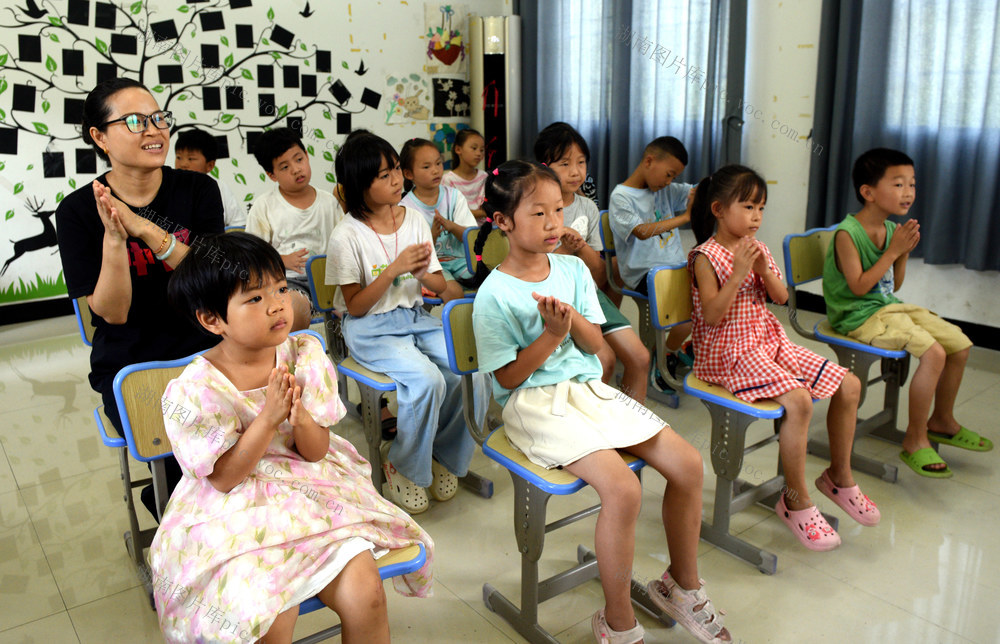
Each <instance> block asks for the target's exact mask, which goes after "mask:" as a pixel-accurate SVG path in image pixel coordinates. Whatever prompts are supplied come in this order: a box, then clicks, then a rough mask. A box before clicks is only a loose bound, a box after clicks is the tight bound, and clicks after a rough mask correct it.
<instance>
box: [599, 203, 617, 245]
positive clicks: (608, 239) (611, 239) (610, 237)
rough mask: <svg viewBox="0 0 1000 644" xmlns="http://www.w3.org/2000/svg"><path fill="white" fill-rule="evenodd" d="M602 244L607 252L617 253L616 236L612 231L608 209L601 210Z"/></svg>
mask: <svg viewBox="0 0 1000 644" xmlns="http://www.w3.org/2000/svg"><path fill="white" fill-rule="evenodd" d="M601 244H602V245H603V246H604V252H605V253H608V254H610V255H614V254H615V236H614V234H613V233H612V232H611V215H609V214H608V211H607V210H602V211H601Z"/></svg>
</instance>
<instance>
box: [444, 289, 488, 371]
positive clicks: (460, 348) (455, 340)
mask: <svg viewBox="0 0 1000 644" xmlns="http://www.w3.org/2000/svg"><path fill="white" fill-rule="evenodd" d="M472 303H473V300H472V299H471V298H462V299H460V300H452V301H451V302H448V303H447V304H446V305H445V307H444V310H443V311H442V312H441V323H442V324H443V325H444V342H445V346H446V348H447V350H448V366H449V367H451V370H452V371H454V372H455V373H457V374H459V375H463V376H464V375H465V374H467V373H475V372H476V371H478V370H479V355H478V353H477V352H476V336H475V334H474V333H473V330H472Z"/></svg>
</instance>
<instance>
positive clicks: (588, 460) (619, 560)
mask: <svg viewBox="0 0 1000 644" xmlns="http://www.w3.org/2000/svg"><path fill="white" fill-rule="evenodd" d="M566 469H567V470H569V472H571V473H572V474H573V475H574V476H578V477H580V478H581V479H583V480H584V481H586V482H587V483H588V484H590V486H591V487H593V488H594V489H595V490H596V491H597V495H598V496H599V497H600V498H601V512H600V514H598V515H597V529H596V531H595V533H594V549H595V550H596V551H597V569H598V570H599V571H600V573H601V587H602V588H603V590H604V602H605V611H604V616H605V619H607V622H608V626H610V627H611V628H613V629H614V630H616V631H624V630H628V629H630V628H632V627H633V626H635V613H634V612H633V611H632V600H631V597H630V585H631V579H632V559H633V555H634V553H635V524H636V521H637V520H638V519H639V508H640V505H641V503H642V484H641V483H640V482H639V478H638V477H637V476H636V475H635V473H634V472H632V470H630V469H629V468H628V466H627V465H625V461H623V460H622V458H621V456H619V455H618V453H617V452H615V451H614V450H601V451H598V452H594V453H592V454H588V455H587V456H584V457H583V458H581V459H580V460H578V461H576V462H574V463H572V464H570V465H567V466H566Z"/></svg>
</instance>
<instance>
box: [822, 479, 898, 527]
mask: <svg viewBox="0 0 1000 644" xmlns="http://www.w3.org/2000/svg"><path fill="white" fill-rule="evenodd" d="M816 489H818V490H819V491H820V492H822V493H823V494H825V495H826V496H827V497H829V499H830V500H831V501H833V502H834V503H836V504H837V505H839V506H840V507H841V509H843V510H844V512H846V513H847V514H849V515H850V516H851V518H853V519H854V520H855V521H857V522H858V523H860V524H861V525H866V526H873V525H878V522H879V520H880V519H881V518H882V513H881V512H879V510H878V507H877V506H876V505H875V504H874V503H872V500H871V499H869V498H868V496H867V495H866V494H864V493H862V492H861V487H860V486H857V485H855V486H853V487H837V486H836V485H834V484H833V479H831V478H830V470H823V474H822V476H820V477H819V478H818V479H816Z"/></svg>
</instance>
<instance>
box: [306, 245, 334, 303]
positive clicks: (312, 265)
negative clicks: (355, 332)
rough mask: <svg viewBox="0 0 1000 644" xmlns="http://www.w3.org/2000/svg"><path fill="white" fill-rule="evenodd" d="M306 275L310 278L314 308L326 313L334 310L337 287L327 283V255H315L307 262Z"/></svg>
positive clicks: (310, 291) (310, 292)
mask: <svg viewBox="0 0 1000 644" xmlns="http://www.w3.org/2000/svg"><path fill="white" fill-rule="evenodd" d="M306 277H308V278H309V297H310V299H311V300H312V305H313V308H314V309H316V310H317V311H323V312H324V313H326V312H328V311H332V310H333V298H334V297H335V296H336V294H337V287H336V286H331V285H328V284H327V283H326V255H313V256H312V257H310V258H309V260H308V261H307V262H306Z"/></svg>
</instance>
